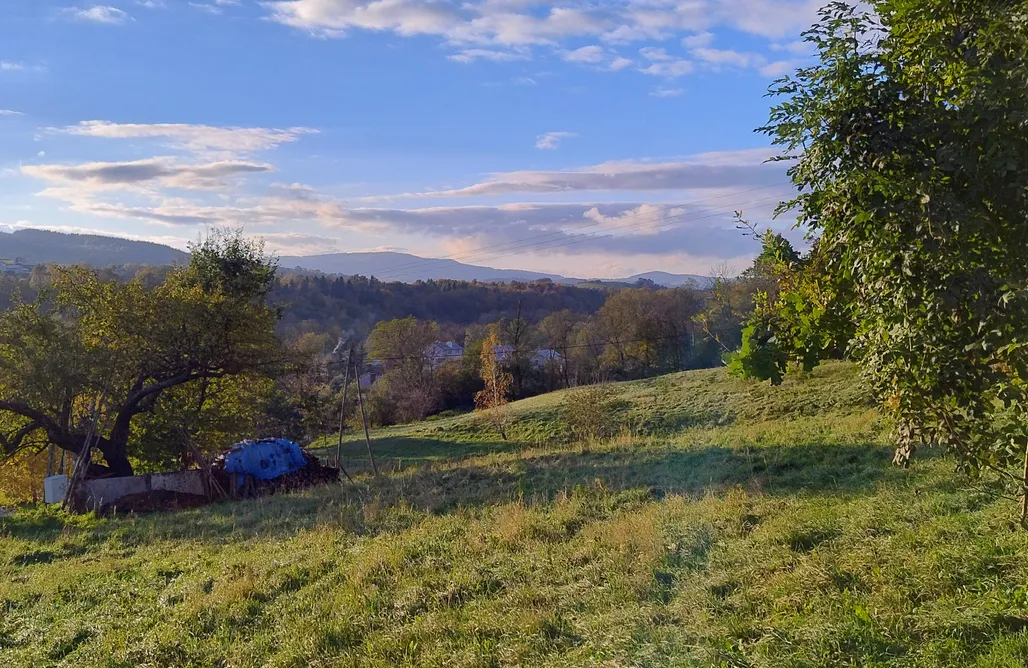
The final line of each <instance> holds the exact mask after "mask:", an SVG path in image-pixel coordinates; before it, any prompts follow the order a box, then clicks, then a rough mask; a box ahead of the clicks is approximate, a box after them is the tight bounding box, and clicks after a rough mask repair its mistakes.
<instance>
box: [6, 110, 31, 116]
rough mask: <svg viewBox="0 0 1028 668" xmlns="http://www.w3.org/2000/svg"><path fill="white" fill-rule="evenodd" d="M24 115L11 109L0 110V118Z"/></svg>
mask: <svg viewBox="0 0 1028 668" xmlns="http://www.w3.org/2000/svg"><path fill="white" fill-rule="evenodd" d="M24 115H25V114H23V113H21V112H20V111H14V110H13V109H0V116H24Z"/></svg>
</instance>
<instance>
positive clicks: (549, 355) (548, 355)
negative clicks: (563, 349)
mask: <svg viewBox="0 0 1028 668" xmlns="http://www.w3.org/2000/svg"><path fill="white" fill-rule="evenodd" d="M563 359H564V358H563V357H561V354H560V353H558V352H557V351H556V350H550V349H548V348H541V349H539V350H537V351H535V354H534V355H532V366H533V367H535V368H536V369H544V368H546V365H547V364H560V363H561V361H562V360H563Z"/></svg>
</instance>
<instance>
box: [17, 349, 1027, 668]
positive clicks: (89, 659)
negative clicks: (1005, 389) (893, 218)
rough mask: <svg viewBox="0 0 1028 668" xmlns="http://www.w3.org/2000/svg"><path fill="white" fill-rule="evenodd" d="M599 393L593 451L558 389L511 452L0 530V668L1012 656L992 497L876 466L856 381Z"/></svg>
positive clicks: (1010, 659)
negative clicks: (286, 492) (570, 439)
mask: <svg viewBox="0 0 1028 668" xmlns="http://www.w3.org/2000/svg"><path fill="white" fill-rule="evenodd" d="M618 392H619V393H620V395H621V398H622V399H623V400H624V402H625V406H624V408H623V409H622V417H623V418H624V423H625V424H626V425H627V426H628V428H627V429H626V433H625V435H623V436H622V437H619V438H616V439H613V440H611V441H605V442H595V443H589V444H580V443H579V444H567V443H564V442H563V438H562V434H561V431H562V430H561V428H560V424H559V422H560V418H559V415H560V406H561V404H562V402H563V401H564V398H563V396H562V395H559V394H558V395H552V396H548V397H537V398H535V399H532V400H529V401H526V402H521V403H519V404H516V405H514V406H513V409H512V410H513V411H514V413H515V414H516V416H517V423H516V424H517V429H518V431H517V432H516V435H517V438H516V440H515V441H514V442H511V443H502V442H498V441H497V439H495V438H494V437H493V436H492V434H491V433H490V432H489V430H488V429H487V428H486V427H485V426H484V425H483V424H482V423H481V422H480V421H479V420H478V419H477V418H476V417H475V416H463V417H456V418H449V419H446V420H440V421H437V422H434V423H424V424H420V425H412V426H409V427H405V428H396V429H392V430H388V431H386V432H381V433H378V434H375V435H374V436H375V442H374V445H375V447H376V449H377V450H378V453H379V455H380V459H381V461H382V464H383V467H384V468H385V469H386V473H384V474H383V475H382V476H380V477H379V478H378V479H374V478H372V477H371V476H369V475H367V474H361V475H359V476H358V479H357V482H356V483H355V484H345V485H339V486H328V487H323V488H320V489H317V490H313V491H311V492H309V493H305V494H300V495H295V496H282V497H277V498H266V499H262V500H257V501H251V502H245V503H236V504H221V505H216V506H212V507H208V508H204V509H199V510H195V511H188V512H182V513H178V514H167V515H154V516H145V517H135V516H130V517H119V518H107V519H102V518H92V517H85V518H69V517H66V516H64V515H61V514H60V513H57V512H53V511H46V510H39V511H34V510H31V509H25V510H21V511H19V512H17V513H16V514H15V515H14V516H12V517H7V518H0V610H3V615H0V664H2V665H10V666H28V665H95V666H122V665H153V666H186V665H194V666H208V665H238V666H244V665H275V666H307V665H314V666H328V665H352V666H444V665H445V666H468V667H471V666H476V667H478V666H579V665H594V666H627V665H631V666H754V667H765V666H766V667H771V666H774V667H782V668H785V667H793V666H825V667H828V666H840V665H851V666H857V665H860V666H940V667H941V666H953V665H968V666H970V665H973V666H979V667H985V666H990V667H991V666H995V667H999V666H1011V667H1013V666H1021V665H1023V657H1024V656H1026V655H1028V632H1026V631H1025V629H1026V628H1028V594H1026V587H1025V584H1024V583H1025V582H1026V581H1028V564H1026V563H1025V560H1024V559H1023V558H1021V555H1023V554H1024V552H1025V550H1028V533H1026V532H1022V531H1011V530H1010V526H1009V521H1008V520H1009V519H1010V518H1011V516H1012V514H1013V509H1012V507H1011V505H1012V504H1010V503H1009V502H1006V501H1002V500H997V499H995V498H993V497H991V496H989V495H987V494H984V493H982V492H978V491H975V490H974V489H973V488H970V489H969V487H968V485H967V483H966V481H964V480H961V479H960V478H958V477H956V476H955V475H954V474H953V472H952V462H950V461H948V460H947V459H946V458H945V457H942V456H940V455H939V454H938V453H934V452H928V453H926V455H925V456H924V457H922V458H921V459H919V460H918V462H917V463H916V465H915V466H914V468H913V469H911V470H909V471H902V470H898V469H894V468H891V467H889V465H888V462H889V457H890V453H889V448H888V446H887V444H886V441H887V439H886V432H887V429H888V425H887V424H884V423H883V421H882V420H881V419H880V418H879V416H878V414H877V412H876V411H875V410H874V409H872V408H870V407H869V406H868V405H867V400H866V397H865V396H864V395H863V393H862V392H861V391H860V389H859V384H858V383H857V379H856V376H855V374H854V371H853V369H852V368H851V367H849V366H847V365H842V364H835V365H829V366H827V367H824V368H822V369H819V370H817V371H816V372H815V373H814V374H812V375H811V376H810V377H807V378H802V379H791V380H789V381H788V382H787V383H786V385H785V386H783V387H782V388H779V389H773V388H768V387H765V386H761V385H753V384H750V383H746V382H743V381H738V380H734V379H730V378H726V377H725V375H724V373H723V372H721V371H713V372H709V371H708V372H691V373H686V374H679V375H675V376H669V377H666V378H661V379H654V380H649V381H642V382H636V383H629V384H625V385H622V386H619V387H618ZM632 432H635V433H634V434H633V433H632ZM346 447H347V461H348V463H350V464H360V461H359V460H358V459H357V458H358V456H359V453H360V452H361V451H362V449H363V444H361V443H359V442H353V443H348V444H347V446H346Z"/></svg>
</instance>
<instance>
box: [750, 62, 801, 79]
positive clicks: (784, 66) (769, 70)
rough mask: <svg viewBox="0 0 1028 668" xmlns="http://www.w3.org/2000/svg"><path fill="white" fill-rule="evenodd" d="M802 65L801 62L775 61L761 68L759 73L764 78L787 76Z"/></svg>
mask: <svg viewBox="0 0 1028 668" xmlns="http://www.w3.org/2000/svg"><path fill="white" fill-rule="evenodd" d="M802 64H803V61H802V60H777V61H775V62H773V63H768V64H766V65H764V66H762V67H761V68H760V73H761V74H763V75H764V76H766V77H780V76H782V75H784V74H789V73H790V72H792V71H793V70H795V69H796V68H798V67H800V66H801V65H802Z"/></svg>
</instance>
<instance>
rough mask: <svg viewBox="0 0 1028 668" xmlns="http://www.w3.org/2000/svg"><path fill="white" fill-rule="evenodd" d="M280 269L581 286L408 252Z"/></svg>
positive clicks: (302, 261)
mask: <svg viewBox="0 0 1028 668" xmlns="http://www.w3.org/2000/svg"><path fill="white" fill-rule="evenodd" d="M279 266H281V267H282V268H284V269H307V270H309V271H320V272H322V273H325V274H344V275H348V276H353V275H358V274H359V275H361V276H374V277H375V278H377V279H379V280H380V281H401V282H404V283H413V282H414V281H427V280H430V279H442V278H449V279H453V280H457V281H483V282H490V281H538V280H542V279H547V278H548V279H550V280H552V281H554V282H556V283H578V282H579V281H578V280H576V279H569V278H565V277H564V276H559V275H556V274H544V273H540V272H537V271H523V270H520V269H493V268H492V267H480V266H476V265H471V264H464V263H462V262H457V261H456V260H435V259H430V258H423V257H418V256H417V255H410V254H407V253H331V254H329V255H310V256H306V257H303V256H293V257H288V256H287V257H282V258H281V259H280V261H279Z"/></svg>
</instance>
